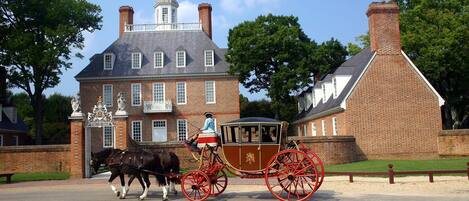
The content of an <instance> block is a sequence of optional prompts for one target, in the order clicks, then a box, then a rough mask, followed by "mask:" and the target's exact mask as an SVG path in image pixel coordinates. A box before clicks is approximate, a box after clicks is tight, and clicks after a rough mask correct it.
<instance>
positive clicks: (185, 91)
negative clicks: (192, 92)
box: [176, 82, 187, 105]
mask: <svg viewBox="0 0 469 201" xmlns="http://www.w3.org/2000/svg"><path fill="white" fill-rule="evenodd" d="M179 84H183V85H184V102H179V98H180V97H179V92H180V91H179V87H178V85H179ZM176 104H178V105H185V104H187V84H186V82H176Z"/></svg>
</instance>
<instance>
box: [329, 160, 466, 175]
mask: <svg viewBox="0 0 469 201" xmlns="http://www.w3.org/2000/svg"><path fill="white" fill-rule="evenodd" d="M467 162H469V158H455V159H436V160H370V161H361V162H355V163H348V164H342V165H326V166H325V169H326V172H354V171H355V172H382V171H387V170H388V164H393V165H394V171H412V170H466V169H467V165H466V163H467Z"/></svg>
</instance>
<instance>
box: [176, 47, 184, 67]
mask: <svg viewBox="0 0 469 201" xmlns="http://www.w3.org/2000/svg"><path fill="white" fill-rule="evenodd" d="M180 53H183V56H184V57H183V61H184V62H183V63H182V64H180V63H179V54H180ZM176 67H177V68H185V67H186V51H183V50H181V51H176Z"/></svg>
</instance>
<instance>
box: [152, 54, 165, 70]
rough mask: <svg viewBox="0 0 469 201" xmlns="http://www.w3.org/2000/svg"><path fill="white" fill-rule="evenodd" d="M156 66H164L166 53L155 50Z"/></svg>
mask: <svg viewBox="0 0 469 201" xmlns="http://www.w3.org/2000/svg"><path fill="white" fill-rule="evenodd" d="M154 56H155V66H154V67H155V68H163V66H164V54H163V52H155V55H154Z"/></svg>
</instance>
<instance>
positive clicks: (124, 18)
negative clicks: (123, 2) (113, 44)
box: [119, 6, 134, 37]
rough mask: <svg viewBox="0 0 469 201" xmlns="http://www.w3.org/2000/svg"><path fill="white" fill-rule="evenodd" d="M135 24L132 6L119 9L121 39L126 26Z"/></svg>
mask: <svg viewBox="0 0 469 201" xmlns="http://www.w3.org/2000/svg"><path fill="white" fill-rule="evenodd" d="M133 23H134V9H133V8H132V7H130V6H121V7H120V8H119V37H121V36H122V35H124V30H125V25H126V24H133Z"/></svg>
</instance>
